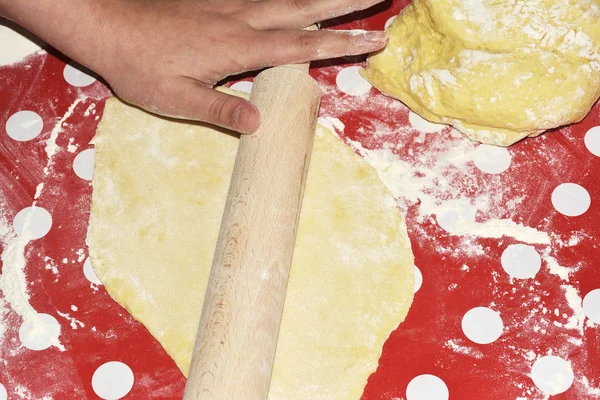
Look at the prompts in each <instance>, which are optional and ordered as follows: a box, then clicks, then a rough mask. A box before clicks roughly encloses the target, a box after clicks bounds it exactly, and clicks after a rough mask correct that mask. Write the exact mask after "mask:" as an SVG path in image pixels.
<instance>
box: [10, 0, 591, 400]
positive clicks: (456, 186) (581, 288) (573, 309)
mask: <svg viewBox="0 0 600 400" xmlns="http://www.w3.org/2000/svg"><path fill="white" fill-rule="evenodd" d="M406 3H407V2H406V1H404V0H401V1H397V2H394V3H393V5H391V7H388V8H385V7H383V8H381V10H380V12H377V13H371V14H372V15H370V16H366V17H365V18H361V19H360V20H350V21H349V22H348V21H342V22H343V24H342V25H340V26H339V27H340V28H344V29H349V28H360V29H382V28H383V26H384V24H385V23H386V21H388V19H389V18H390V17H393V16H394V15H396V14H397V13H398V12H399V11H400V10H401V9H402V7H403V6H404V5H405V4H406ZM337 28H338V27H337V26H336V29H337ZM0 48H2V43H0ZM1 51H2V50H0V52H1ZM65 61H68V60H66V59H65V58H64V57H62V56H60V55H58V54H57V53H56V52H54V51H52V50H49V52H44V51H42V52H38V53H35V54H33V55H31V56H29V57H27V58H25V59H24V60H22V61H21V62H19V63H16V64H11V65H4V66H0V91H1V93H2V96H0V111H1V112H0V188H1V189H2V191H1V197H0V200H1V202H0V237H1V243H0V248H1V249H3V251H6V249H7V248H8V247H9V245H10V244H11V243H12V242H13V241H14V240H15V237H16V236H15V233H14V232H15V229H16V230H19V229H21V228H20V225H19V224H22V216H23V215H24V214H23V213H21V214H19V212H21V210H24V209H25V210H27V209H28V207H31V206H32V204H33V202H34V197H35V195H36V189H37V190H38V195H39V196H38V198H37V199H35V205H36V207H37V211H36V213H37V214H36V218H38V219H37V220H36V223H37V224H38V225H39V226H37V225H36V229H38V230H39V231H40V235H41V237H40V238H39V239H36V240H33V241H32V242H31V243H29V244H28V246H27V248H26V251H25V255H26V265H25V268H24V274H25V279H26V282H27V287H28V292H29V295H30V298H29V303H30V304H31V305H32V307H33V308H34V309H35V310H36V311H37V312H39V313H44V314H48V315H49V316H48V317H47V318H48V321H49V324H50V325H52V324H56V325H59V326H60V334H59V338H58V339H59V341H60V344H61V347H62V348H59V347H57V346H49V347H48V346H46V347H45V348H43V349H36V346H38V345H39V343H37V344H36V343H30V342H29V341H28V340H27V335H26V334H27V330H28V329H29V327H27V326H21V325H22V320H21V318H20V317H19V316H18V315H17V314H16V313H15V312H14V311H13V310H11V309H10V306H9V304H7V303H6V302H5V301H2V303H0V315H2V324H0V343H1V346H0V348H1V360H2V362H3V363H4V366H3V368H2V369H0V384H1V385H2V386H0V399H2V398H6V396H5V395H4V391H3V389H4V390H5V391H6V393H7V395H8V398H9V399H18V398H25V399H97V398H99V397H101V398H119V397H122V396H124V397H125V398H127V399H150V398H152V399H155V398H156V399H177V398H180V397H181V395H182V393H183V388H184V385H185V379H184V377H183V376H182V374H181V373H180V372H179V370H178V369H177V367H176V366H175V364H174V363H173V361H172V360H171V359H170V358H169V357H168V356H167V354H166V353H165V352H164V351H163V349H162V348H161V347H160V345H159V344H158V343H157V342H156V340H154V339H153V338H152V337H151V336H150V334H149V333H148V332H147V331H146V330H145V328H144V327H143V326H142V325H141V324H139V323H138V322H137V321H135V320H134V319H133V318H132V317H131V316H130V315H129V314H128V313H127V312H126V311H125V310H124V309H122V308H121V307H120V306H119V305H117V304H116V303H115V302H114V301H113V300H112V299H111V298H110V297H109V296H108V294H107V293H106V291H105V290H104V288H103V286H102V284H101V283H100V282H99V281H98V280H97V278H96V277H95V276H94V274H93V271H92V270H91V268H90V265H89V260H88V256H87V248H86V245H85V235H86V229H87V221H88V218H89V208H90V199H91V191H92V187H91V177H92V167H93V157H94V150H93V146H91V145H90V144H89V142H90V139H91V138H92V137H93V135H94V132H95V129H96V127H97V125H98V121H99V119H100V117H101V115H102V111H103V105H104V101H105V100H106V99H107V98H108V97H109V96H110V95H111V94H110V91H109V90H108V89H107V88H106V87H105V86H104V85H103V83H101V82H100V81H97V80H94V79H93V78H90V77H89V76H88V75H86V74H82V73H80V72H79V71H78V70H77V68H76V67H75V68H74V67H73V66H71V65H69V64H66V63H65ZM352 61H356V60H342V61H339V60H338V62H336V63H320V64H318V65H317V67H316V68H313V69H312V71H311V73H312V75H313V76H314V77H315V79H317V81H318V82H319V83H320V85H321V87H322V88H323V91H324V95H323V102H322V108H321V121H325V123H330V124H331V125H332V126H334V127H335V129H336V132H337V133H338V134H339V135H340V137H342V138H343V139H344V140H345V141H346V142H347V143H348V144H349V145H351V146H353V147H354V148H355V150H356V151H357V152H358V153H359V154H361V155H363V156H365V157H366V158H367V159H368V160H369V161H370V162H371V163H372V164H373V165H374V166H375V167H376V168H377V169H378V172H379V173H380V176H382V178H383V179H384V181H386V183H388V185H389V187H390V188H391V189H392V191H393V192H394V194H395V195H396V196H397V197H398V203H399V206H400V207H401V208H402V209H404V210H405V211H406V213H407V222H408V229H409V235H410V238H411V242H412V246H413V251H414V254H415V264H416V268H417V270H416V272H417V276H418V277H419V278H420V279H418V282H417V285H416V287H415V290H416V293H415V299H414V303H413V305H412V308H411V310H410V312H409V314H408V317H407V318H406V321H405V322H404V323H402V324H401V325H400V326H399V327H398V329H396V330H395V331H394V332H393V333H392V334H391V336H390V337H389V339H388V340H387V342H386V343H385V345H384V347H383V354H382V356H381V359H380V361H379V368H378V369H377V371H376V372H375V373H374V374H373V375H372V376H371V377H370V378H369V380H368V382H367V384H366V387H365V391H364V395H363V399H373V400H375V399H386V400H391V399H406V400H423V399H426V400H444V399H447V398H448V393H449V397H450V399H460V400H470V399H502V400H504V399H531V400H533V399H546V398H549V397H551V398H552V399H573V400H575V399H577V400H582V399H595V398H600V274H599V273H598V271H599V269H598V268H600V265H597V264H598V263H597V260H598V257H597V254H598V245H599V241H598V234H599V233H600V225H599V224H598V223H597V218H598V216H599V215H600V201H598V199H600V184H599V181H598V179H597V176H598V175H597V172H594V171H596V168H600V158H599V156H600V107H598V106H596V107H595V108H594V109H593V110H592V112H591V113H590V115H589V116H588V117H587V118H585V119H584V120H583V121H582V122H581V123H578V124H576V125H573V126H570V127H566V128H563V129H560V130H557V131H553V132H549V133H547V134H545V135H543V136H541V137H539V138H535V139H527V140H524V141H522V142H520V143H517V144H516V145H514V146H512V147H510V148H508V149H500V148H490V147H488V146H479V145H478V144H476V143H472V142H470V141H469V140H468V139H466V138H465V137H463V136H462V135H459V134H457V133H456V132H455V131H454V130H452V129H450V128H448V127H442V126H438V125H433V124H429V123H426V122H425V121H423V120H421V119H420V118H418V117H417V116H415V115H414V114H412V113H410V112H409V110H408V109H407V108H406V107H404V106H403V105H402V104H401V103H400V102H398V101H395V100H392V99H389V98H386V97H385V96H383V95H381V94H380V93H379V92H378V91H377V90H376V89H374V88H371V87H370V85H368V83H367V82H366V81H364V80H362V79H361V78H360V77H359V75H358V72H357V71H358V67H360V66H362V65H364V63H363V62H361V61H359V62H357V63H352ZM250 81H251V78H247V79H246V80H245V81H244V82H243V83H235V87H236V88H238V89H241V90H247V89H248V87H249V85H250ZM25 111H28V112H29V113H26V112H25ZM340 122H341V123H340ZM36 126H38V127H39V128H40V129H37V130H36V129H35V127H36ZM32 127H33V128H32ZM32 129H33V130H32ZM32 132H33V133H32ZM54 140H55V142H56V146H57V148H56V151H55V152H54V153H53V152H52V151H51V152H50V155H51V157H50V158H48V153H47V151H48V150H52V148H51V147H47V144H48V143H49V141H50V142H53V141H54ZM41 183H43V186H40V184H41ZM589 199H591V202H588V200H589ZM432 204H433V206H432ZM40 210H41V211H40ZM44 210H45V211H47V213H45V212H43V211H44ZM25 212H26V211H25ZM457 218H458V220H459V221H470V223H471V225H470V226H472V227H480V228H485V229H480V230H473V229H471V230H465V231H458V230H457V224H456V220H457ZM485 221H488V222H489V223H488V224H487V225H486V224H485ZM502 221H504V222H502ZM511 221H512V222H511ZM515 223H518V224H521V226H520V225H517V224H515ZM503 224H504V225H503ZM523 226H528V227H531V228H532V229H530V230H527V229H525V228H523ZM461 232H462V233H461ZM44 233H45V234H44ZM503 233H504V234H508V235H503V236H500V235H502V234H503ZM490 236H500V237H496V238H494V237H490ZM544 237H545V238H547V239H549V244H547V243H546V244H544V243H540V242H543V241H544V240H543V238H544ZM536 241H537V242H538V243H535V242H536ZM527 242H530V243H527ZM3 269H4V266H3ZM4 272H5V271H4V270H3V273H4ZM421 278H422V279H421ZM39 347H44V346H43V345H39ZM559 392H560V394H556V395H554V396H550V394H553V393H559ZM3 396H4V397H3Z"/></svg>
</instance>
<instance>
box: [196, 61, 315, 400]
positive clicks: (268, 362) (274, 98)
mask: <svg viewBox="0 0 600 400" xmlns="http://www.w3.org/2000/svg"><path fill="white" fill-rule="evenodd" d="M307 67H308V66H303V67H300V70H299V69H298V67H294V68H292V67H276V68H272V69H269V70H266V71H264V72H262V73H261V74H259V75H258V76H257V78H256V80H255V82H254V86H253V90H252V93H251V96H250V100H251V101H252V102H253V103H254V104H255V105H256V106H257V107H258V109H259V110H260V112H261V116H262V124H261V127H260V128H259V130H258V131H257V132H256V133H255V134H253V135H249V136H242V137H241V139H240V144H239V149H238V153H237V158H236V162H235V166H234V170H233V176H232V180H231V185H230V188H229V193H228V196H227V202H226V205H225V211H224V214H223V220H222V223H221V228H220V232H219V238H218V241H217V247H216V251H215V256H214V259H213V264H212V268H211V273H210V278H209V282H208V287H207V291H206V297H205V301H204V308H203V311H202V316H201V319H200V326H199V329H198V336H197V337H196V343H195V346H194V353H193V356H192V362H191V366H190V374H189V377H188V382H187V386H186V390H185V394H184V399H185V400H192V399H193V400H209V399H210V400H217V399H218V400H227V399H232V400H233V399H235V400H242V399H243V400H263V399H266V398H267V396H268V391H269V382H270V377H271V370H272V366H273V360H274V356H275V348H276V345H277V337H278V333H279V326H280V323H281V315H282V310H283V303H284V299H285V292H286V287H287V281H288V275H289V270H290V266H291V262H292V254H293V249H294V243H295V236H296V230H297V223H298V218H299V215H300V208H301V205H302V197H303V192H304V185H305V179H306V173H307V169H308V164H309V161H310V154H311V149H312V142H313V138H314V132H315V126H316V120H317V113H318V108H319V103H320V97H321V91H320V89H319V87H318V85H317V84H316V82H315V81H314V80H313V79H312V78H310V76H309V75H308V74H307V73H306V72H305V71H306V69H307ZM301 69H304V71H302V70H301Z"/></svg>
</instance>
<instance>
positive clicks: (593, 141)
mask: <svg viewBox="0 0 600 400" xmlns="http://www.w3.org/2000/svg"><path fill="white" fill-rule="evenodd" d="M584 143H585V147H587V149H588V150H589V151H590V153H592V154H593V155H595V156H598V157H600V126H596V127H594V128H592V129H590V130H589V131H587V133H586V134H585V139H584Z"/></svg>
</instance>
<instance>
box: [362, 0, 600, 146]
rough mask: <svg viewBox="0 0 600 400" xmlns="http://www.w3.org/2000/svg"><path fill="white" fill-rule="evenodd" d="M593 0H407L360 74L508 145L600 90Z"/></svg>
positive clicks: (425, 113) (580, 112)
mask: <svg viewBox="0 0 600 400" xmlns="http://www.w3.org/2000/svg"><path fill="white" fill-rule="evenodd" d="M599 4H600V3H599V0H570V1H565V0H512V1H498V0H414V1H413V3H412V4H410V5H409V6H407V7H406V8H405V9H404V10H403V11H402V13H401V14H400V15H399V16H398V18H396V19H395V20H394V22H393V23H392V24H391V26H390V27H389V28H388V30H387V32H388V35H389V38H390V40H389V43H388V46H387V47H386V49H385V50H383V51H381V52H379V53H377V54H374V55H372V56H371V57H370V58H369V60H368V65H367V68H366V70H365V71H364V76H365V77H366V78H367V79H368V80H369V81H370V82H371V83H373V85H374V86H376V87H377V88H378V89H379V90H381V91H382V92H383V93H385V94H387V95H389V96H392V97H395V98H397V99H400V100H401V101H402V102H404V103H405V104H406V105H408V106H409V107H410V108H411V109H412V110H413V111H414V112H416V113H417V114H420V115H421V116H422V117H424V118H425V119H428V120H430V121H432V122H438V123H444V124H448V125H453V126H454V127H455V128H456V129H458V130H459V131H461V132H462V133H464V134H465V135H467V136H468V137H469V138H471V139H473V140H476V141H480V142H484V143H489V144H495V145H502V146H507V145H510V144H512V143H514V142H516V141H518V140H520V139H522V138H524V137H526V136H535V135H539V134H540V133H542V132H544V131H546V130H548V129H552V128H556V127H559V126H562V125H567V124H570V123H573V122H578V121H580V120H581V119H582V118H583V117H584V116H585V115H586V114H587V113H588V112H589V111H590V109H591V107H592V105H593V104H594V102H595V101H596V100H597V99H598V96H600V7H599Z"/></svg>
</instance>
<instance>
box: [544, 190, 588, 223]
mask: <svg viewBox="0 0 600 400" xmlns="http://www.w3.org/2000/svg"><path fill="white" fill-rule="evenodd" d="M591 203H592V199H591V198H590V194H589V193H588V191H587V190H585V188H584V187H582V186H579V185H578V184H576V183H563V184H562V185H558V186H557V187H556V189H554V191H553V192H552V205H553V206H554V208H555V209H556V211H558V212H559V213H561V214H563V215H566V216H568V217H577V216H578V215H581V214H583V213H584V212H586V211H587V210H588V208H590V204H591Z"/></svg>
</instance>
